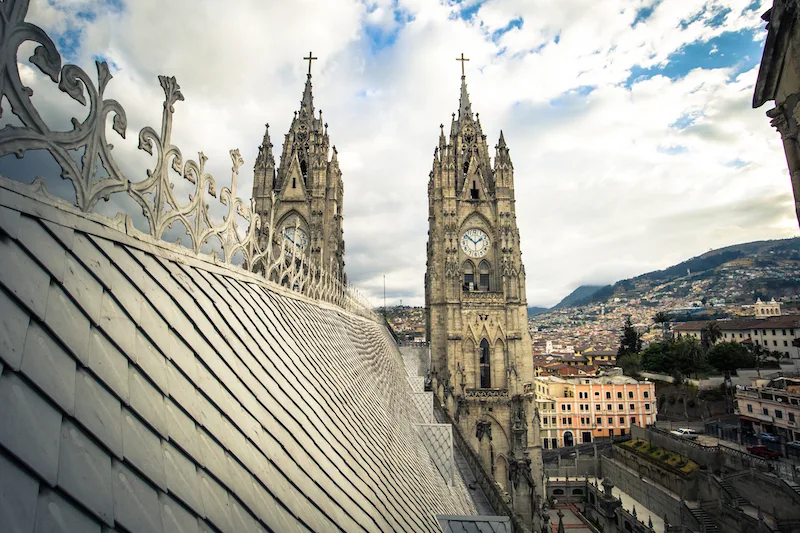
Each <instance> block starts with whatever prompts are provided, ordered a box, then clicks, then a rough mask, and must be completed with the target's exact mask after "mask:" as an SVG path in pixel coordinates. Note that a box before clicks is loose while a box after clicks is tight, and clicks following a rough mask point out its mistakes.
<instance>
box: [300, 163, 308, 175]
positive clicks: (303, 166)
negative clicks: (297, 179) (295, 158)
mask: <svg viewBox="0 0 800 533" xmlns="http://www.w3.org/2000/svg"><path fill="white" fill-rule="evenodd" d="M300 172H301V173H302V174H303V179H306V178H307V177H308V163H306V160H305V159H303V160H302V161H300Z"/></svg>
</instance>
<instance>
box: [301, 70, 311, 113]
mask: <svg viewBox="0 0 800 533" xmlns="http://www.w3.org/2000/svg"><path fill="white" fill-rule="evenodd" d="M308 117H311V118H313V117H314V97H313V96H312V95H311V73H309V74H308V77H307V78H306V87H305V89H304V90H303V99H302V100H301V101H300V119H301V120H302V119H306V118H308Z"/></svg>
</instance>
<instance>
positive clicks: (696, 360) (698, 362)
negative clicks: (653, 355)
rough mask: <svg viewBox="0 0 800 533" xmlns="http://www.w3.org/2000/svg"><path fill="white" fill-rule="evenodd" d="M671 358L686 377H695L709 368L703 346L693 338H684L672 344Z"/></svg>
mask: <svg viewBox="0 0 800 533" xmlns="http://www.w3.org/2000/svg"><path fill="white" fill-rule="evenodd" d="M671 348H672V349H671V350H670V357H671V358H672V359H673V360H674V361H675V364H676V367H677V370H678V371H680V373H681V374H683V375H684V376H690V375H691V374H694V375H695V379H697V373H698V372H700V371H704V370H706V369H707V368H708V365H707V363H706V358H705V351H704V350H703V346H702V345H701V344H700V343H699V342H697V340H696V339H694V338H693V337H683V338H681V339H678V340H677V341H676V342H674V343H672V345H671Z"/></svg>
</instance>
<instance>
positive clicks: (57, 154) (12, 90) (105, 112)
mask: <svg viewBox="0 0 800 533" xmlns="http://www.w3.org/2000/svg"><path fill="white" fill-rule="evenodd" d="M28 5H29V0H5V1H3V2H0V99H1V98H2V97H3V96H5V97H6V98H7V99H8V102H9V104H10V107H11V112H12V113H13V114H14V115H16V116H17V118H19V120H20V122H21V123H22V126H11V125H7V126H6V127H5V128H3V129H2V130H0V156H5V155H9V154H14V155H16V156H17V157H18V158H22V157H24V155H25V152H27V151H29V150H46V151H47V152H49V153H50V154H51V155H52V156H53V158H54V159H55V161H56V163H57V164H58V165H59V166H60V167H61V177H62V178H63V179H67V180H69V181H70V182H71V183H72V185H73V186H74V188H75V206H76V207H77V208H78V209H79V210H80V211H82V212H84V213H89V212H92V211H93V210H94V208H95V207H96V205H97V202H98V201H99V200H101V199H104V200H106V201H107V200H109V198H110V196H111V194H114V193H126V194H128V195H129V196H130V197H131V198H133V199H134V200H135V201H136V202H137V203H138V204H139V205H140V206H141V208H142V213H143V215H144V217H145V218H146V220H147V223H148V226H149V229H148V234H149V237H151V238H153V239H159V240H163V239H164V234H165V232H166V231H167V230H168V229H169V228H170V227H172V226H173V225H174V224H175V223H176V222H177V223H180V224H182V225H183V226H184V227H185V228H186V234H187V235H188V236H189V239H190V241H191V244H190V246H188V247H189V248H191V249H192V250H193V251H194V253H196V254H199V253H200V251H201V249H203V248H204V247H206V246H208V245H213V243H214V242H216V241H218V242H219V247H220V248H221V251H222V255H221V257H219V255H218V254H217V253H216V251H214V252H212V254H213V255H215V256H217V257H216V259H217V260H218V261H221V262H224V263H227V264H230V265H233V264H234V260H235V258H241V267H242V268H244V269H246V270H248V271H251V272H256V273H260V274H262V275H263V276H264V277H265V278H266V279H267V280H269V281H271V282H274V283H278V284H281V285H283V286H285V287H288V288H290V289H292V290H294V291H297V292H299V293H302V294H304V295H305V296H308V297H310V298H313V299H315V300H321V301H325V302H329V303H332V304H335V305H337V306H340V307H342V308H344V309H346V310H348V311H351V312H354V313H357V314H360V315H362V316H366V317H369V318H373V319H375V320H377V315H376V314H375V313H374V312H373V311H372V307H371V306H370V305H369V302H368V301H367V300H366V298H364V297H363V296H361V295H360V294H359V293H358V291H356V290H355V289H354V288H352V287H350V286H348V285H347V284H346V283H345V282H344V276H343V273H342V272H338V271H337V269H335V268H334V266H333V263H331V264H330V265H321V264H315V263H309V262H307V257H306V256H305V254H303V253H302V252H299V251H297V250H296V249H292V250H287V247H286V246H285V245H284V242H283V235H282V234H277V233H276V231H275V224H274V220H270V221H268V222H266V221H262V220H261V219H260V217H259V216H258V215H257V214H256V213H255V212H254V211H253V206H252V201H251V205H249V206H248V205H246V204H245V202H244V201H243V200H242V199H241V198H239V197H237V196H236V192H237V191H236V182H237V179H238V174H239V168H240V167H241V166H242V165H243V164H244V161H243V159H242V157H241V155H240V154H239V150H238V149H237V150H231V151H230V156H231V160H232V163H233V167H232V168H231V186H230V188H228V187H223V188H222V190H220V192H219V194H220V196H219V202H220V203H221V204H222V205H223V206H226V207H227V209H228V212H227V214H226V215H225V216H224V218H223V221H222V223H217V222H215V221H214V220H213V219H212V217H211V215H210V213H209V204H208V203H206V194H208V195H210V196H213V197H215V198H216V197H217V184H216V180H215V179H214V177H213V176H212V175H211V174H208V173H207V172H206V170H205V164H206V161H208V158H207V157H206V156H205V155H204V154H203V153H202V152H200V153H199V154H198V157H197V161H194V160H191V159H188V160H184V157H183V154H182V153H181V151H180V149H179V148H178V147H177V146H175V145H173V144H172V139H171V137H172V121H173V114H174V113H175V108H174V105H175V103H176V102H178V101H182V100H183V99H184V98H183V94H181V90H180V86H179V85H178V83H177V82H176V81H175V78H174V77H167V76H159V77H158V79H159V82H160V83H161V87H162V89H163V90H164V95H165V100H164V111H163V114H162V118H161V130H160V132H157V131H156V130H154V129H153V128H151V127H149V126H148V127H145V128H143V129H142V130H141V131H140V132H139V149H141V150H144V151H145V152H147V153H148V154H151V155H153V154H154V152H155V155H156V156H157V161H156V165H155V168H154V169H153V170H148V171H147V177H146V178H145V179H142V180H138V181H134V180H130V179H129V178H128V177H127V176H126V175H125V174H124V173H123V171H122V170H121V169H120V168H119V166H118V165H117V163H116V162H115V161H114V158H113V157H112V149H113V145H112V144H110V143H109V142H108V141H107V139H106V121H107V118H108V117H109V116H113V122H112V129H113V130H114V131H115V132H116V133H117V134H119V135H120V136H121V137H122V138H125V134H126V129H127V118H126V116H125V110H124V109H123V108H122V106H121V105H120V104H119V102H117V101H116V100H106V99H104V96H103V93H104V91H105V88H106V86H107V85H108V82H109V81H110V80H111V78H112V76H111V72H110V71H109V68H108V65H107V63H106V62H104V61H103V62H100V61H98V62H96V65H97V85H96V86H95V84H94V83H93V82H92V80H91V79H90V76H89V75H88V74H87V73H86V72H85V71H84V70H83V69H81V68H80V67H77V66H75V65H70V64H67V65H64V66H63V67H62V66H61V55H60V54H59V53H58V50H57V49H56V46H55V44H54V43H53V41H52V39H50V37H49V36H48V35H47V34H46V33H45V32H44V30H42V29H41V28H39V27H38V26H35V25H33V24H30V23H28V22H25V17H26V15H27V12H28ZM27 41H33V42H35V43H38V46H37V47H36V48H35V50H34V53H33V55H32V56H31V57H30V58H29V60H30V62H31V63H32V64H33V65H35V66H36V67H37V68H38V69H39V70H40V71H41V72H43V73H44V74H46V75H47V76H49V77H50V79H52V80H53V82H54V83H58V88H59V89H60V90H61V91H63V92H64V93H66V94H67V95H69V97H70V98H72V99H73V100H75V101H77V102H79V103H80V104H82V105H87V103H88V105H89V113H88V115H87V117H86V118H85V119H84V120H83V121H82V122H81V121H79V120H78V119H76V118H73V119H72V130H69V131H54V130H52V129H50V127H49V126H48V125H47V124H46V123H45V121H44V120H43V118H42V116H41V115H40V114H39V112H38V111H37V109H36V108H35V107H34V105H33V103H32V102H31V96H32V95H33V91H32V90H31V89H30V88H29V87H26V86H24V85H23V83H22V80H21V79H20V74H19V65H18V63H17V51H18V49H19V47H20V46H21V45H22V43H24V42H27ZM0 117H2V108H0ZM80 150H83V156H82V157H81V159H80V163H78V161H76V160H75V159H73V154H74V153H76V152H78V151H80ZM101 166H102V170H104V171H105V175H103V176H102V177H98V173H101V174H102V172H101V168H100V167H101ZM170 169H171V170H173V171H175V172H177V173H178V174H180V175H181V176H182V177H183V179H185V180H187V181H188V182H190V183H192V184H193V185H194V191H193V193H191V194H190V195H189V201H188V203H181V201H180V200H179V199H178V198H177V197H176V195H175V193H174V192H173V191H174V183H172V182H171V181H170V176H169V172H170ZM2 179H6V178H2ZM32 189H33V190H36V191H38V192H40V193H42V194H48V193H47V191H46V187H45V184H44V180H43V179H42V178H37V180H36V181H35V182H34V185H33V188H32ZM272 200H273V202H274V197H273V199H272ZM237 215H238V216H240V217H241V218H243V219H244V220H246V221H247V223H248V227H247V228H246V230H244V231H243V230H242V229H240V228H239V227H238V225H237V221H236V218H237ZM125 224H126V228H127V230H128V232H129V233H131V234H136V233H137V230H135V228H134V227H133V222H132V219H131V218H130V217H129V216H127V215H126V216H125Z"/></svg>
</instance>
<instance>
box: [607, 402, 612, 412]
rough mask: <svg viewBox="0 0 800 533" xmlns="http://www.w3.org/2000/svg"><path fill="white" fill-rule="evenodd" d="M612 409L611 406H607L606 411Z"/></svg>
mask: <svg viewBox="0 0 800 533" xmlns="http://www.w3.org/2000/svg"><path fill="white" fill-rule="evenodd" d="M611 409H612V407H611V404H610V403H609V404H606V411H610V410H611Z"/></svg>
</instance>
